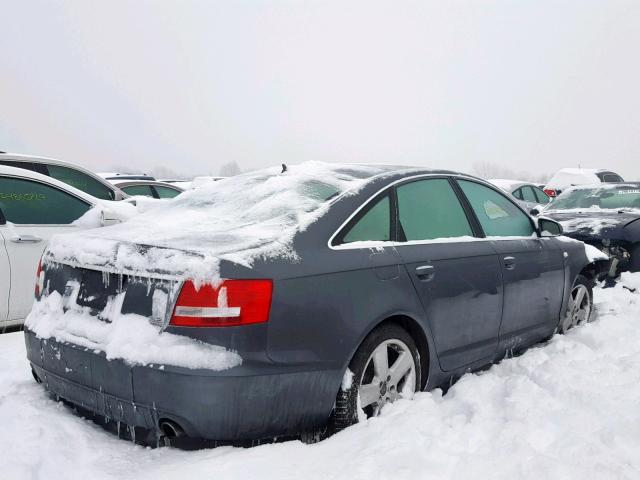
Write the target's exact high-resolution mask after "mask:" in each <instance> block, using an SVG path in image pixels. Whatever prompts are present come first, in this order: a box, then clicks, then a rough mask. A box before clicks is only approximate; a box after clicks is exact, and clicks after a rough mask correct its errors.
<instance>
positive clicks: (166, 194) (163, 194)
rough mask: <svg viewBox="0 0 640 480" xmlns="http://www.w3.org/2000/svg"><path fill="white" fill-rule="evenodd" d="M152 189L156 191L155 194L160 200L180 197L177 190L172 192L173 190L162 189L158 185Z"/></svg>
mask: <svg viewBox="0 0 640 480" xmlns="http://www.w3.org/2000/svg"><path fill="white" fill-rule="evenodd" d="M153 188H155V189H156V192H158V196H159V197H160V198H173V197H175V196H178V195H180V193H181V192H179V191H178V190H174V189H173V188H169V187H163V186H160V185H155V186H154V187H153Z"/></svg>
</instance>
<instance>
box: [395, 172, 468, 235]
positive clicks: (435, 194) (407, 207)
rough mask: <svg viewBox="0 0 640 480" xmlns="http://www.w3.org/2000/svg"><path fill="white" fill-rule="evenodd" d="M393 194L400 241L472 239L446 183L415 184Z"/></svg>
mask: <svg viewBox="0 0 640 480" xmlns="http://www.w3.org/2000/svg"><path fill="white" fill-rule="evenodd" d="M396 192H397V196H398V237H399V238H398V240H399V241H403V240H406V241H411V240H433V239H436V238H452V237H463V236H473V231H472V229H471V225H470V224H469V221H468V220H467V216H466V215H465V213H464V209H463V208H462V205H461V204H460V201H459V200H458V197H457V196H456V194H455V192H454V191H453V188H451V185H450V184H449V181H448V180H446V179H443V178H435V179H429V180H418V181H415V182H411V183H407V184H404V185H401V186H399V187H397V189H396ZM403 235H404V238H403Z"/></svg>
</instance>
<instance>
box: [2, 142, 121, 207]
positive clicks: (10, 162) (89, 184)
mask: <svg viewBox="0 0 640 480" xmlns="http://www.w3.org/2000/svg"><path fill="white" fill-rule="evenodd" d="M0 165H4V166H6V167H14V168H24V169H26V170H30V171H32V172H36V173H39V174H42V175H47V176H49V177H51V178H54V179H56V180H59V181H61V182H64V183H66V184H67V185H71V186H72V187H75V188H77V189H78V190H82V191H83V192H85V193H88V194H89V195H91V196H92V197H95V198H99V199H101V200H122V199H124V198H126V197H127V195H125V194H124V193H123V192H122V191H121V190H120V189H118V188H117V187H115V186H114V185H112V184H111V183H109V182H107V181H105V180H104V179H103V178H102V177H100V176H99V175H96V174H95V173H93V172H91V171H90V170H87V169H86V168H83V167H81V166H79V165H75V164H72V163H69V162H63V161H62V160H56V159H54V158H47V157H36V156H32V155H19V154H13V153H6V154H0Z"/></svg>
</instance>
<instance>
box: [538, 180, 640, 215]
mask: <svg viewBox="0 0 640 480" xmlns="http://www.w3.org/2000/svg"><path fill="white" fill-rule="evenodd" d="M625 208H632V209H640V185H625V186H615V187H613V186H609V187H598V188H596V187H594V188H575V189H572V190H568V191H566V192H565V193H563V194H562V195H560V196H559V197H558V198H556V199H555V200H554V202H553V203H552V204H550V205H549V207H548V209H549V210H573V209H604V210H620V209H625Z"/></svg>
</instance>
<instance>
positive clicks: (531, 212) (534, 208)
mask: <svg viewBox="0 0 640 480" xmlns="http://www.w3.org/2000/svg"><path fill="white" fill-rule="evenodd" d="M529 215H532V216H534V217H537V216H538V215H540V210H538V207H533V208H532V209H531V210H529Z"/></svg>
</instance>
